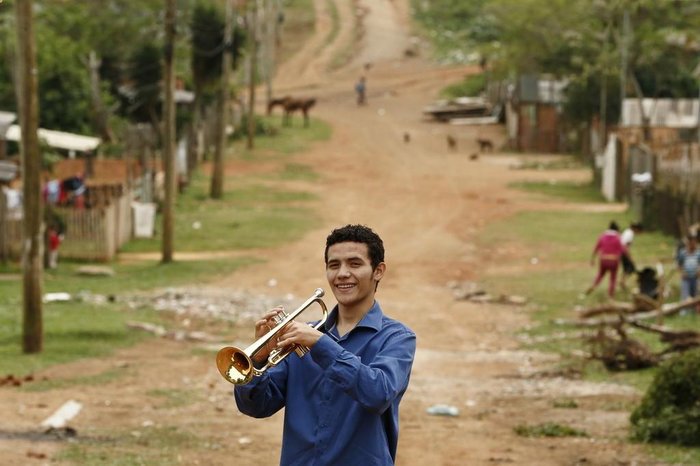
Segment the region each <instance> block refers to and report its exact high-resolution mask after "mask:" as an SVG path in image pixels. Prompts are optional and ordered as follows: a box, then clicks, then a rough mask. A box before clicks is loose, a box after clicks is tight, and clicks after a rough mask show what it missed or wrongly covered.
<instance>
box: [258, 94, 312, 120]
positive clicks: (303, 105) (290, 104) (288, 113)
mask: <svg viewBox="0 0 700 466" xmlns="http://www.w3.org/2000/svg"><path fill="white" fill-rule="evenodd" d="M314 105H316V99H315V98H312V99H295V98H293V97H291V96H284V97H281V98H277V99H271V100H270V102H269V103H268V104H267V114H268V115H270V114H272V110H273V109H274V108H275V107H282V109H283V111H284V116H283V118H282V124H283V125H284V126H289V125H290V123H291V117H292V114H293V113H294V112H296V111H300V112H301V113H302V114H303V115H304V126H307V127H308V126H309V110H310V109H311V107H313V106H314Z"/></svg>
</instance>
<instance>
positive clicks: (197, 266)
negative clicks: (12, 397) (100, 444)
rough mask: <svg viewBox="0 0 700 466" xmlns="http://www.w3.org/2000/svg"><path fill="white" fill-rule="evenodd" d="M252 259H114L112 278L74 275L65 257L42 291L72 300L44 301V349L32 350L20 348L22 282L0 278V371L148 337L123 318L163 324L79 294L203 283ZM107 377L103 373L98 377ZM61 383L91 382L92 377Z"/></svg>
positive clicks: (150, 313)
mask: <svg viewBox="0 0 700 466" xmlns="http://www.w3.org/2000/svg"><path fill="white" fill-rule="evenodd" d="M252 262H253V260H252V259H249V258H240V259H228V260H217V261H187V262H175V263H172V264H167V265H163V264H160V263H159V262H155V261H151V262H138V263H134V264H113V265H112V267H113V268H114V270H115V272H116V273H115V275H114V276H113V277H85V276H82V275H78V273H77V269H78V267H79V266H80V265H79V264H72V263H66V262H64V263H62V264H60V265H59V268H58V270H56V271H52V272H51V273H46V274H45V283H44V292H58V291H61V292H67V293H70V294H71V296H73V297H74V300H73V301H71V302H65V303H46V304H44V305H43V324H44V325H43V327H44V350H43V351H42V352H41V353H39V354H31V355H26V354H23V353H22V344H21V341H22V303H21V299H20V297H21V287H22V283H21V281H3V280H0V374H15V375H25V374H29V373H32V372H35V371H37V370H40V369H42V368H45V367H48V366H50V365H54V364H59V363H66V362H70V361H73V360H75V359H80V358H91V357H101V356H105V355H107V354H110V353H111V352H112V351H114V350H115V349H117V348H121V347H124V346H128V345H132V344H134V343H136V342H138V341H141V340H143V339H144V338H148V336H146V334H144V333H141V332H134V331H132V330H129V329H127V327H126V321H128V320H142V321H148V322H154V323H162V317H161V315H159V314H157V313H156V311H154V310H152V309H138V310H133V309H128V308H127V307H126V306H125V305H124V304H122V303H120V302H118V301H117V302H107V303H105V304H101V305H98V304H93V303H90V302H83V301H80V300H79V298H78V297H79V296H80V295H81V294H86V293H89V294H93V295H104V296H110V295H120V294H123V293H125V292H127V293H130V292H136V291H139V290H148V289H155V288H164V287H169V286H178V285H184V284H192V283H203V282H206V281H207V280H210V279H211V277H216V276H221V275H223V274H227V273H232V272H233V271H234V270H236V269H237V268H239V267H242V266H245V265H247V264H250V263H252ZM112 375H116V374H112ZM110 376H111V375H110V374H109V373H106V374H103V375H102V376H100V377H110ZM64 383H69V384H75V385H79V384H91V383H93V379H91V378H88V379H84V380H80V379H75V380H73V381H69V382H64ZM37 386H38V387H41V386H42V385H41V384H40V385H37ZM47 387H49V386H47ZM49 388H50V387H49Z"/></svg>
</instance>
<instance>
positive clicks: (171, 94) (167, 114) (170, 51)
mask: <svg viewBox="0 0 700 466" xmlns="http://www.w3.org/2000/svg"><path fill="white" fill-rule="evenodd" d="M175 8H176V7H175V0H165V47H164V54H163V55H164V57H163V58H164V60H163V62H164V78H163V92H164V94H165V96H164V99H163V100H164V102H163V105H164V109H163V120H164V121H163V126H164V128H163V162H164V163H163V165H164V170H165V200H164V203H163V241H162V258H161V262H163V263H165V264H167V263H170V262H172V261H173V236H174V234H173V233H174V232H173V229H174V221H173V216H174V210H175V71H174V66H173V60H174V55H175V53H174V52H175Z"/></svg>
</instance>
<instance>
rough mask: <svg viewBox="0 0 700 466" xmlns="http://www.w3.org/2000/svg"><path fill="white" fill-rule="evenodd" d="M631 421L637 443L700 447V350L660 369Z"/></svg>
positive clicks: (679, 357)
mask: <svg viewBox="0 0 700 466" xmlns="http://www.w3.org/2000/svg"><path fill="white" fill-rule="evenodd" d="M630 419H631V421H632V425H633V434H634V438H636V439H637V440H641V441H644V442H650V441H656V442H668V443H676V444H680V445H685V446H700V350H697V349H696V350H693V351H688V352H686V353H684V354H681V355H679V356H677V357H675V358H674V359H672V360H671V361H669V362H668V363H666V364H664V365H663V366H662V367H660V368H659V370H658V372H657V373H656V375H655V377H654V380H653V381H652V382H651V385H650V386H649V389H648V390H647V392H646V394H645V395H644V398H643V399H642V401H641V403H640V405H639V406H638V407H637V408H636V409H635V410H634V412H633V413H632V416H631V418H630Z"/></svg>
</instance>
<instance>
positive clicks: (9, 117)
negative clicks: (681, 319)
mask: <svg viewBox="0 0 700 466" xmlns="http://www.w3.org/2000/svg"><path fill="white" fill-rule="evenodd" d="M16 118H17V115H16V114H15V113H12V112H3V111H0V136H2V135H3V134H4V133H5V131H6V130H7V128H8V127H9V126H10V125H11V124H12V123H14V121H15V119H16Z"/></svg>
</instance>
